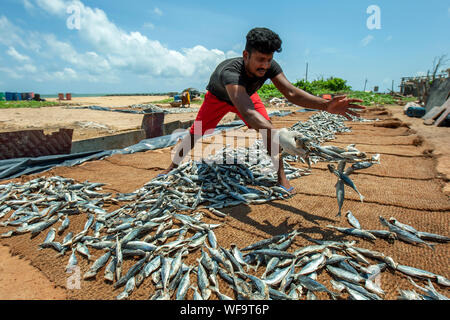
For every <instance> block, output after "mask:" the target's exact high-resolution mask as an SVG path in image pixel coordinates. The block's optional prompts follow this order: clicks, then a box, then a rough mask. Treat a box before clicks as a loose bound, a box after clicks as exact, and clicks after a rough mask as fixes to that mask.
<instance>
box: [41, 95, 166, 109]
mask: <svg viewBox="0 0 450 320" xmlns="http://www.w3.org/2000/svg"><path fill="white" fill-rule="evenodd" d="M168 98H170V97H169V96H111V97H76V98H72V100H62V101H61V102H63V103H70V104H77V105H80V106H100V107H123V106H131V105H135V104H147V103H153V102H155V101H159V100H164V99H168ZM46 100H47V101H56V102H59V101H60V100H58V98H47V99H46Z"/></svg>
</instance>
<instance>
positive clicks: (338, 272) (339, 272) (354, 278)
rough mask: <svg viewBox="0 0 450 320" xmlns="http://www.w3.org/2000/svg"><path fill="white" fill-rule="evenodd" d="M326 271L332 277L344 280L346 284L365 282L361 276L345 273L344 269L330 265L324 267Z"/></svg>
mask: <svg viewBox="0 0 450 320" xmlns="http://www.w3.org/2000/svg"><path fill="white" fill-rule="evenodd" d="M326 269H327V270H328V271H329V272H330V273H331V274H332V275H334V276H336V277H338V278H341V279H344V280H346V281H348V282H353V283H356V284H358V283H363V282H364V281H365V279H364V278H363V277H361V276H359V275H358V274H355V273H352V272H349V271H346V270H344V269H341V268H336V267H333V266H330V265H327V266H326Z"/></svg>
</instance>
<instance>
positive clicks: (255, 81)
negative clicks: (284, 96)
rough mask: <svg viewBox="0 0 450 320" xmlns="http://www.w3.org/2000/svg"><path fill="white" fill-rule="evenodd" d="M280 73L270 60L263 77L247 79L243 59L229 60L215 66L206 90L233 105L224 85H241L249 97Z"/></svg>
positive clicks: (277, 65) (278, 67) (278, 66)
mask: <svg viewBox="0 0 450 320" xmlns="http://www.w3.org/2000/svg"><path fill="white" fill-rule="evenodd" d="M281 72H283V70H282V69H281V67H280V65H279V64H278V63H277V62H276V61H275V60H273V59H272V63H271V65H270V68H269V70H267V72H266V74H265V75H264V77H249V76H247V73H246V72H245V66H244V58H242V57H239V58H231V59H227V60H225V61H223V62H221V63H220V64H219V65H218V66H217V68H216V70H214V72H213V74H212V75H211V78H210V79H209V83H208V86H207V87H206V90H208V91H209V92H211V93H212V94H213V95H215V96H216V97H217V98H219V99H220V100H222V101H225V102H227V103H229V104H231V105H233V103H232V102H231V99H230V97H229V96H228V92H227V89H226V88H225V86H226V85H228V84H238V85H242V86H244V87H245V90H246V91H247V93H248V95H249V96H251V95H252V94H254V93H255V92H256V91H258V90H259V88H261V87H262V85H263V84H264V82H266V80H267V79H272V78H273V77H275V76H277V75H278V74H280V73H281Z"/></svg>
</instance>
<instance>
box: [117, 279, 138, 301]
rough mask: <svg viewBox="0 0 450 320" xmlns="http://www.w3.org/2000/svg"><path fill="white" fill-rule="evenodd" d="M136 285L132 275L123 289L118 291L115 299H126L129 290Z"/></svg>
mask: <svg viewBox="0 0 450 320" xmlns="http://www.w3.org/2000/svg"><path fill="white" fill-rule="evenodd" d="M135 285H136V282H135V279H134V277H131V278H130V279H129V280H128V281H127V284H126V285H125V289H124V291H123V292H122V293H120V294H119V295H118V296H117V297H116V299H117V300H122V299H126V298H128V297H129V296H130V294H131V292H132V291H133V290H134V288H135Z"/></svg>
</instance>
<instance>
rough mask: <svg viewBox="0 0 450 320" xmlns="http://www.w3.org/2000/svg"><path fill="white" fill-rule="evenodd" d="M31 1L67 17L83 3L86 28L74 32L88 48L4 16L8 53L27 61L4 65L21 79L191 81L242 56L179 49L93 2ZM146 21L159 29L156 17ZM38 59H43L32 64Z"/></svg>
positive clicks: (0, 36)
mask: <svg viewBox="0 0 450 320" xmlns="http://www.w3.org/2000/svg"><path fill="white" fill-rule="evenodd" d="M31 1H33V2H32V3H33V4H34V5H35V7H36V8H37V7H39V8H41V9H43V10H44V11H46V12H47V13H49V14H51V15H53V16H55V17H57V18H58V19H61V20H63V19H64V21H65V19H67V17H68V14H67V12H66V8H67V7H68V6H69V5H76V6H78V7H79V8H80V18H81V20H80V25H81V28H80V30H76V31H74V35H76V36H78V37H79V38H80V39H81V40H82V41H84V45H87V49H84V50H83V51H81V50H80V49H79V48H78V47H74V45H73V44H72V42H71V41H69V40H66V39H64V40H62V39H58V37H57V36H56V35H54V34H49V33H43V32H39V31H31V32H30V31H29V30H22V29H21V28H19V27H18V26H16V25H14V24H13V23H11V22H10V21H9V20H8V18H6V17H5V16H1V15H0V44H4V45H6V46H7V47H10V48H9V50H8V54H9V55H10V56H13V57H14V58H15V59H16V60H18V61H22V62H24V64H25V65H21V66H18V67H8V68H6V67H3V68H2V69H0V71H3V72H4V74H5V75H6V77H7V78H8V77H9V78H11V79H13V78H14V79H20V78H23V76H24V75H26V74H31V73H32V74H33V77H32V79H33V80H34V81H38V82H45V81H83V82H86V81H87V82H99V83H119V82H121V81H124V80H123V79H126V78H129V77H131V78H141V79H145V80H146V81H148V82H149V83H153V82H155V81H156V82H158V83H163V82H164V83H166V82H167V83H168V84H169V85H170V84H171V83H172V84H174V85H175V84H176V83H182V82H183V81H185V80H183V79H189V81H191V79H194V77H195V81H197V82H199V83H201V82H203V81H207V80H208V79H209V76H210V74H211V72H212V71H213V70H214V68H215V67H216V66H217V64H218V63H220V62H221V61H223V60H224V59H227V58H230V57H237V56H240V53H237V52H236V50H234V49H235V48H232V49H231V50H228V51H226V52H223V51H221V50H218V49H208V48H206V47H204V46H201V45H193V46H192V47H191V48H183V49H182V50H173V49H171V48H169V47H168V46H167V45H164V44H162V43H161V42H160V41H158V40H154V39H150V38H148V37H147V36H145V35H143V34H142V33H140V32H128V31H125V30H123V29H121V28H120V27H119V26H118V25H116V24H114V23H113V22H112V21H110V20H109V18H108V17H107V15H106V13H105V12H104V11H103V10H101V9H98V8H91V7H88V6H86V5H84V4H83V3H82V2H81V1H78V0H74V1H72V0H70V1H68V0H29V1H28V0H27V2H30V4H31ZM33 4H32V5H33ZM24 5H26V4H25V1H24ZM155 13H156V12H155ZM161 14H162V11H161ZM144 26H146V27H147V28H154V25H153V24H151V23H150V22H149V23H147V24H145V25H144ZM35 39H40V41H38V42H37V41H35ZM21 48H24V49H26V50H27V51H26V52H27V54H29V53H30V52H32V53H34V54H32V55H30V56H26V55H24V54H23V53H22V52H23V50H22V49H21ZM16 49H17V50H16ZM237 51H239V50H237ZM30 57H31V58H30ZM32 58H33V60H34V61H39V63H38V64H36V65H33V64H31V59H32Z"/></svg>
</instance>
